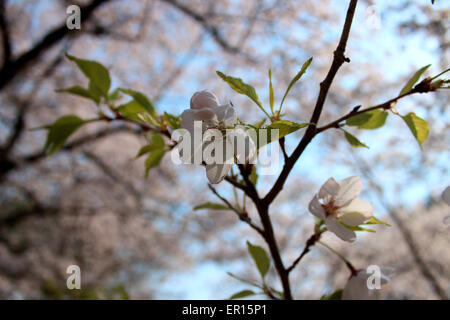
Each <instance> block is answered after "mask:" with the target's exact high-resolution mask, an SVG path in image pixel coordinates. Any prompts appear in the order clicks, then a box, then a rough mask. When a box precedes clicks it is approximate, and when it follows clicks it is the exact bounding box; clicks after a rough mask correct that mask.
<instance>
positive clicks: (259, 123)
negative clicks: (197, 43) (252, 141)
mask: <svg viewBox="0 0 450 320" xmlns="http://www.w3.org/2000/svg"><path fill="white" fill-rule="evenodd" d="M265 122H266V118H264V119H262V120H261V121H259V122H257V123H255V124H254V125H253V126H254V127H255V128H261V127H262V126H263V125H264V123H265Z"/></svg>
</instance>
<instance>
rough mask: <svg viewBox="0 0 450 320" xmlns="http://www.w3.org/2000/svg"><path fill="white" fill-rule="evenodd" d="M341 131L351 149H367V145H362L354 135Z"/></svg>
mask: <svg viewBox="0 0 450 320" xmlns="http://www.w3.org/2000/svg"><path fill="white" fill-rule="evenodd" d="M341 129H342V128H341ZM342 131H344V135H345V139H346V140H347V141H348V143H350V145H351V146H352V147H355V148H359V147H364V148H367V149H369V147H368V146H367V145H365V144H364V143H362V142H361V141H359V140H358V138H356V137H355V136H354V135H352V134H351V133H349V132H347V131H346V130H344V129H342Z"/></svg>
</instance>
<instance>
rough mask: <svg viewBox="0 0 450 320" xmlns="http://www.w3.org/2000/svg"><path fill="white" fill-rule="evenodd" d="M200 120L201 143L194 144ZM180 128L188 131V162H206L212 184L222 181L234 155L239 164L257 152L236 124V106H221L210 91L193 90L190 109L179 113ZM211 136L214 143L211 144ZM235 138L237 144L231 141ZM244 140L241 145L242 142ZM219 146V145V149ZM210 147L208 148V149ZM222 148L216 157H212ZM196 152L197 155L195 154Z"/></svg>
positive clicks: (251, 141) (248, 136)
mask: <svg viewBox="0 0 450 320" xmlns="http://www.w3.org/2000/svg"><path fill="white" fill-rule="evenodd" d="M199 122H201V127H200V128H201V130H200V131H201V134H202V139H201V142H202V143H201V144H200V145H199V146H197V147H196V146H195V145H194V140H195V137H194V134H197V133H195V128H196V127H195V125H196V123H199ZM181 127H182V128H183V129H186V130H187V131H188V132H189V133H190V137H191V138H192V137H194V138H193V139H191V141H192V142H191V144H192V146H193V148H191V163H194V162H192V159H193V158H197V159H202V160H203V163H204V164H205V165H206V175H207V177H208V180H209V182H210V183H212V184H216V183H219V182H221V181H222V180H223V179H224V178H225V176H226V175H227V174H228V171H229V170H230V168H231V167H232V165H233V163H234V157H236V158H237V160H238V162H239V163H245V162H247V161H249V160H250V159H252V158H253V157H254V156H255V154H256V147H255V145H254V143H253V140H252V139H251V138H250V135H249V134H248V133H247V131H246V128H245V127H244V126H241V125H237V113H236V109H235V108H234V107H232V106H231V105H230V104H225V105H220V104H219V99H218V98H217V97H216V95H215V94H214V93H212V92H210V91H207V90H204V91H200V92H196V93H195V94H194V95H193V96H192V98H191V101H190V109H187V110H184V111H183V113H182V114H181ZM212 137H214V138H215V139H214V145H212V142H213V141H212V139H211V138H212ZM235 140H237V142H238V143H237V147H236V146H235V144H234V141H235ZM242 142H243V144H242ZM219 147H220V148H219ZM207 148H209V149H207ZM218 149H221V150H220V151H221V156H218V158H219V160H217V159H216V157H214V156H215V155H216V152H219V150H218ZM208 150H209V151H210V155H211V156H210V157H208V156H207V157H205V153H207V152H205V151H208ZM196 154H197V155H196Z"/></svg>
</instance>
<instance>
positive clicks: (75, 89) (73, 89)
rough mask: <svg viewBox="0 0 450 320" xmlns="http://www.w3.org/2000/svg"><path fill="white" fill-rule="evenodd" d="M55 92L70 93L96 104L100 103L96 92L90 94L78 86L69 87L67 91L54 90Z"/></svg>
mask: <svg viewBox="0 0 450 320" xmlns="http://www.w3.org/2000/svg"><path fill="white" fill-rule="evenodd" d="M56 92H67V93H71V94H74V95H77V96H80V97H83V98H87V99H89V100H92V101H94V102H95V103H96V104H99V103H100V96H99V95H98V94H97V93H96V92H92V91H90V90H88V89H85V88H83V87H80V86H74V87H70V88H67V89H58V90H56Z"/></svg>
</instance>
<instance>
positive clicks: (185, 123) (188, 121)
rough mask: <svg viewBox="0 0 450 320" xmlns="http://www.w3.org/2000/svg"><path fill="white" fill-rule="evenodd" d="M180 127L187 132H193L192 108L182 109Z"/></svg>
mask: <svg viewBox="0 0 450 320" xmlns="http://www.w3.org/2000/svg"><path fill="white" fill-rule="evenodd" d="M181 127H182V128H184V129H186V130H187V131H189V132H191V133H192V132H194V112H193V110H189V109H187V110H184V111H183V113H182V114H181Z"/></svg>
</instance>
